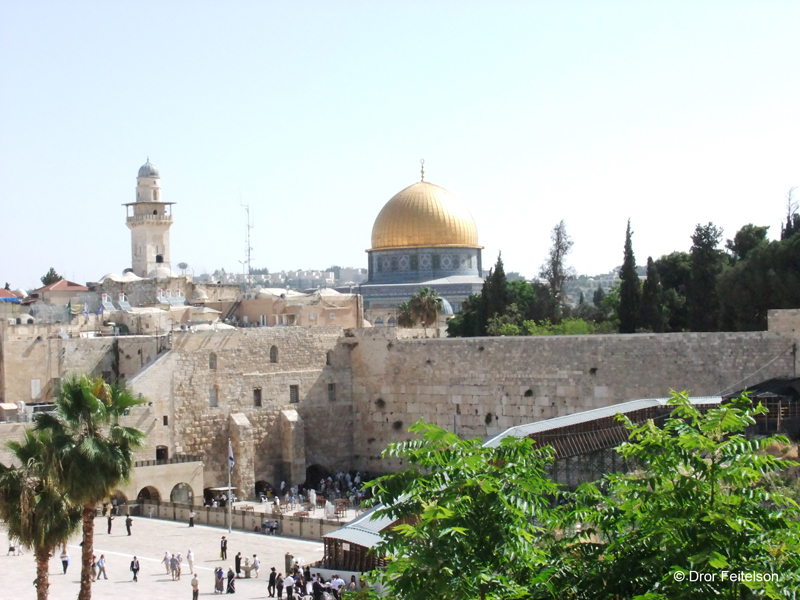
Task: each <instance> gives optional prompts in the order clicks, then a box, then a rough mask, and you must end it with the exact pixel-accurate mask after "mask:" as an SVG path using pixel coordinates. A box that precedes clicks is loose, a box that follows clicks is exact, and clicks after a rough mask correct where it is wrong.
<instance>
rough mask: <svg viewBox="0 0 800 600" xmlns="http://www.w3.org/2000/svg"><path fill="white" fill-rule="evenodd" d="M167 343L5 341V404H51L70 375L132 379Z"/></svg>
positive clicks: (1, 355)
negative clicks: (58, 387)
mask: <svg viewBox="0 0 800 600" xmlns="http://www.w3.org/2000/svg"><path fill="white" fill-rule="evenodd" d="M34 333H35V332H34ZM167 344H168V340H167V338H165V337H164V336H161V337H160V338H157V337H150V336H136V337H133V336H131V337H117V338H115V337H92V338H80V337H75V338H67V339H63V338H61V337H59V336H54V337H44V336H38V335H37V336H34V335H31V336H22V337H20V336H17V337H16V338H15V339H5V340H3V341H2V342H0V401H2V402H13V403H16V402H19V401H22V402H26V403H36V402H47V401H51V400H52V397H53V393H54V391H55V388H54V386H57V385H58V380H59V379H61V378H64V377H67V376H68V375H70V374H79V373H82V374H86V375H90V376H102V375H104V374H107V375H109V376H110V377H113V376H120V377H121V378H123V379H125V378H128V377H131V376H133V375H134V374H135V373H137V372H138V371H141V370H142V369H143V368H144V367H146V366H147V365H148V364H149V363H150V362H152V361H153V359H155V357H156V356H157V355H158V351H159V348H161V349H164V348H165V347H166V346H167ZM37 382H38V383H37ZM37 390H39V393H38V394H37V393H36V391H37Z"/></svg>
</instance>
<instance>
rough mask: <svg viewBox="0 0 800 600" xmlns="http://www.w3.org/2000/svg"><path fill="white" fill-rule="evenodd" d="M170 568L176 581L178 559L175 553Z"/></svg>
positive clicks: (170, 560)
mask: <svg viewBox="0 0 800 600" xmlns="http://www.w3.org/2000/svg"><path fill="white" fill-rule="evenodd" d="M169 570H170V573H171V574H172V581H175V580H176V579H177V578H178V559H177V558H175V555H174V554H173V555H172V556H171V557H170V559H169Z"/></svg>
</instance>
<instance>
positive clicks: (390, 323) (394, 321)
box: [386, 317, 397, 327]
mask: <svg viewBox="0 0 800 600" xmlns="http://www.w3.org/2000/svg"><path fill="white" fill-rule="evenodd" d="M386 324H387V325H388V326H389V327H394V326H395V325H397V319H395V318H394V317H389V320H388V321H386Z"/></svg>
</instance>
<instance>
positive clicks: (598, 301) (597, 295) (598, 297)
mask: <svg viewBox="0 0 800 600" xmlns="http://www.w3.org/2000/svg"><path fill="white" fill-rule="evenodd" d="M605 297H606V293H605V292H604V291H603V286H602V285H600V284H598V285H597V289H596V290H595V291H594V294H592V304H594V305H595V306H596V307H597V308H600V307H601V305H602V302H603V298H605Z"/></svg>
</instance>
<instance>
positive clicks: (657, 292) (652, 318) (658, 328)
mask: <svg viewBox="0 0 800 600" xmlns="http://www.w3.org/2000/svg"><path fill="white" fill-rule="evenodd" d="M663 294H664V291H663V290H662V288H661V278H660V277H659V276H658V269H656V263H655V262H653V258H652V257H651V256H648V257H647V279H646V280H645V282H644V286H643V287H642V304H641V311H640V324H641V326H642V327H644V328H646V329H649V330H650V331H652V332H654V333H662V332H663V331H664V307H663Z"/></svg>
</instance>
